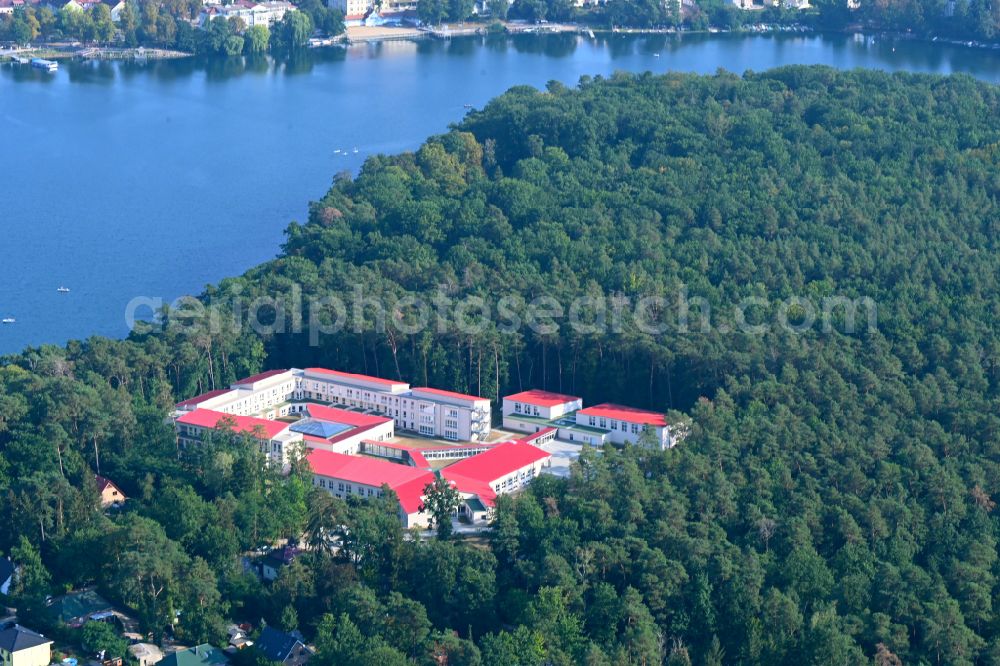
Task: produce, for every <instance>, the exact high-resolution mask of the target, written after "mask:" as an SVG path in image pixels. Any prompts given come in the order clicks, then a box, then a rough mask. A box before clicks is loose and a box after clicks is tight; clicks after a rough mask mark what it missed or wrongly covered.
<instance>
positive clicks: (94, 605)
mask: <svg viewBox="0 0 1000 666" xmlns="http://www.w3.org/2000/svg"><path fill="white" fill-rule="evenodd" d="M46 607H47V608H48V611H49V613H50V614H51V615H52V616H54V619H55V620H57V621H59V622H61V623H63V624H65V625H67V626H69V627H73V628H79V627H82V626H83V625H84V624H86V623H87V622H89V621H90V620H98V621H105V622H106V621H110V620H112V619H113V617H114V607H113V606H112V605H111V603H110V602H108V601H107V600H106V599H105V598H104V597H102V596H101V595H99V594H98V593H97V592H95V591H94V590H92V589H87V590H80V591H78V592H70V593H69V594H64V595H62V596H59V597H53V598H52V599H50V600H49V601H47V602H46Z"/></svg>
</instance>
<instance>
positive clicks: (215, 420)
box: [177, 409, 288, 439]
mask: <svg viewBox="0 0 1000 666" xmlns="http://www.w3.org/2000/svg"><path fill="white" fill-rule="evenodd" d="M230 420H231V421H233V422H234V423H235V425H234V427H233V430H235V431H236V432H240V433H243V432H245V433H249V434H251V435H254V432H255V430H256V429H257V428H258V427H259V428H262V429H263V431H264V434H265V435H267V437H268V438H269V439H273V438H274V437H277V436H278V435H279V434H281V433H282V432H284V431H285V429H286V428H288V424H287V423H281V422H279V421H268V420H267V419H258V418H256V417H253V416H233V415H232V414H223V413H222V412H216V411H213V410H211V409H196V410H194V411H193V412H188V413H187V414H184V415H183V416H181V417H180V418H179V419H177V422H178V423H183V424H184V425H191V426H200V427H202V428H217V427H219V423H220V422H221V421H230Z"/></svg>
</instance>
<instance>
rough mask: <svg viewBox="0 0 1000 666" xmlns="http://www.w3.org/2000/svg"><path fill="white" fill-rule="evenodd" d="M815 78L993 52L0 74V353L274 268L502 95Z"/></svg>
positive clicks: (854, 49)
mask: <svg viewBox="0 0 1000 666" xmlns="http://www.w3.org/2000/svg"><path fill="white" fill-rule="evenodd" d="M816 63H819V64H826V65H831V66H835V67H841V68H854V67H867V68H879V69H885V70H910V71H920V72H938V73H950V72H966V73H969V74H972V75H973V76H976V77H979V78H982V79H984V80H988V81H997V80H998V79H1000V51H984V50H977V49H967V48H963V47H953V46H948V45H942V44H931V43H926V42H917V41H899V40H891V39H876V40H872V39H867V38H862V37H860V36H859V37H852V36H844V35H831V36H816V35H809V36H801V35H799V36H791V35H787V36H759V35H757V36H754V35H747V36H739V35H705V36H685V37H684V38H678V37H673V36H660V35H656V36H615V37H612V38H601V37H599V38H598V39H589V38H586V37H577V36H575V35H549V36H531V35H526V36H519V37H517V38H513V39H507V38H499V39H490V40H484V39H480V38H465V39H455V40H452V41H450V42H438V41H423V42H419V43H416V42H387V43H382V44H372V45H359V46H355V47H351V48H350V49H346V50H345V49H329V50H322V51H312V52H309V53H307V54H304V55H303V56H301V57H299V58H298V59H296V60H294V61H292V62H286V63H277V64H275V63H273V62H271V61H269V60H266V59H262V60H259V61H255V62H244V61H243V59H234V60H221V59H213V60H199V59H184V60H177V61H168V62H150V63H147V64H135V63H65V64H63V65H61V66H60V69H59V71H58V72H56V73H54V74H49V73H45V72H40V71H36V70H32V69H30V68H27V67H23V66H14V65H4V66H0V160H2V161H0V169H2V170H0V318H3V317H15V318H16V319H17V323H16V324H13V325H10V324H8V325H2V326H0V354H2V353H7V352H14V351H19V350H21V349H22V348H24V347H25V346H27V345H38V344H42V343H60V344H61V343H64V342H65V341H66V340H68V339H70V338H82V337H87V336H89V335H92V334H103V335H111V336H122V335H124V334H125V333H126V332H127V329H126V327H125V318H124V312H125V307H126V304H127V303H128V302H129V300H130V299H132V298H133V297H135V296H155V297H162V298H163V299H165V300H167V301H169V300H172V299H173V298H176V297H177V296H179V295H182V294H187V293H198V292H200V291H201V290H202V288H203V287H204V286H205V285H206V284H208V283H211V282H215V281H218V280H219V279H221V278H223V277H226V276H230V275H237V274H240V273H242V272H243V271H245V270H246V269H248V268H250V267H251V266H253V265H255V264H257V263H260V262H261V261H265V260H267V259H269V258H271V257H273V256H274V255H275V254H276V253H277V252H278V249H279V245H280V243H281V240H282V231H283V229H284V228H285V226H286V224H287V223H288V222H289V221H290V220H293V219H298V220H303V219H304V218H305V217H306V205H307V202H308V201H310V200H312V199H316V198H318V197H319V196H320V195H322V193H323V192H324V191H325V190H326V188H327V187H328V185H329V183H330V180H331V178H332V176H333V175H334V174H335V173H337V172H338V171H343V170H345V169H347V170H356V169H357V168H358V167H359V166H360V164H361V162H362V160H363V159H364V158H365V157H366V156H367V155H371V154H372V153H378V152H384V153H392V152H398V151H402V150H407V149H411V148H414V147H416V146H418V145H419V144H420V142H421V141H423V140H424V139H425V138H426V137H427V136H428V135H430V134H435V133H439V132H442V131H444V130H445V129H446V128H447V126H448V125H449V123H452V122H455V121H458V120H460V119H461V118H462V116H463V115H464V113H465V108H464V106H463V105H464V104H473V105H476V106H480V105H482V104H484V103H485V102H486V101H487V100H489V99H490V98H492V97H494V96H496V95H497V94H499V93H501V92H503V91H504V90H506V89H507V88H509V87H511V86H514V85H519V84H529V85H533V86H537V87H541V86H544V85H545V83H546V82H547V81H549V80H553V79H555V80H559V81H562V82H563V83H566V84H574V83H576V82H577V81H578V80H579V78H580V77H581V76H583V75H595V74H605V75H606V74H610V73H612V72H614V71H615V70H625V71H632V72H639V71H646V70H651V71H654V72H664V71H667V70H681V71H692V72H714V71H715V70H717V69H719V68H724V69H728V70H733V71H736V72H742V71H744V70H747V69H753V70H764V69H768V68H770V67H775V66H778V65H785V64H816ZM355 147H357V149H358V153H357V154H355V153H354V152H353V149H354V148H355ZM337 149H341V150H342V151H345V152H346V154H344V153H340V154H337V153H335V152H334V151H335V150H337ZM62 285H65V286H66V287H69V288H71V289H72V293H70V294H59V293H57V292H56V289H57V288H58V287H59V286H62Z"/></svg>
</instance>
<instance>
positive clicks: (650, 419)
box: [576, 405, 677, 449]
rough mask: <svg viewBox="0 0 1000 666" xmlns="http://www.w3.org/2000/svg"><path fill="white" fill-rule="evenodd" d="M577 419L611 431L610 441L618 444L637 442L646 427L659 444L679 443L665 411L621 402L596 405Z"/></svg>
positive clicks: (584, 410)
mask: <svg viewBox="0 0 1000 666" xmlns="http://www.w3.org/2000/svg"><path fill="white" fill-rule="evenodd" d="M576 423H577V425H580V426H586V427H589V428H597V429H599V430H605V431H607V433H608V435H607V439H608V441H611V442H612V443H614V444H636V443H638V441H639V438H641V437H642V436H643V433H644V432H646V431H650V432H652V434H653V440H654V441H655V442H656V446H657V448H660V449H669V448H671V447H672V446H674V445H675V444H676V443H677V440H676V438H675V437H674V435H673V432H672V430H671V428H670V426H669V425H668V424H667V423H666V420H665V419H664V417H663V415H662V414H658V413H656V412H647V411H643V410H640V409H634V408H630V407H621V406H618V405H596V406H594V407H588V408H587V409H581V410H580V411H578V412H577V413H576ZM647 437H648V435H647Z"/></svg>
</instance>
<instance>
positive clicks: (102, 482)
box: [95, 474, 124, 495]
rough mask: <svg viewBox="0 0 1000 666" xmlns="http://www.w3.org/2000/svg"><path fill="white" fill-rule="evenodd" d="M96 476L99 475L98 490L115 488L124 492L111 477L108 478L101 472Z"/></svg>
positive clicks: (101, 491)
mask: <svg viewBox="0 0 1000 666" xmlns="http://www.w3.org/2000/svg"><path fill="white" fill-rule="evenodd" d="M95 476H97V492H99V493H103V492H104V490H105V488H114V489H115V490H117V491H118V492H122V491H121V488H119V487H118V486H116V485H115V484H114V482H113V481H111V479H107V478H105V477H103V476H101V475H100V474H97V475H95ZM122 494H123V495H124V493H122Z"/></svg>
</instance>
